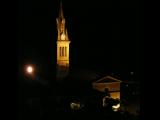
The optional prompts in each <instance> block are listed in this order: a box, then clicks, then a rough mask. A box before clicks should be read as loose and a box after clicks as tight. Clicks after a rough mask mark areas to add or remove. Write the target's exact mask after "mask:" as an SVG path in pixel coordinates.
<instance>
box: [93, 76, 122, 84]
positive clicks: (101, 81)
mask: <svg viewBox="0 0 160 120" xmlns="http://www.w3.org/2000/svg"><path fill="white" fill-rule="evenodd" d="M112 82H121V81H120V80H118V79H116V78H114V77H111V76H106V77H103V78H101V79H99V80H98V81H96V83H112Z"/></svg>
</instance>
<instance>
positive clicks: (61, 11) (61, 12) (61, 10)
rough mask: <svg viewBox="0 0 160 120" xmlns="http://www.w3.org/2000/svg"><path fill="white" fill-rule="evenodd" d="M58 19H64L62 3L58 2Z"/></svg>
mask: <svg viewBox="0 0 160 120" xmlns="http://www.w3.org/2000/svg"><path fill="white" fill-rule="evenodd" d="M59 17H60V18H62V19H63V18H64V16H63V9H62V1H61V2H60V10H59Z"/></svg>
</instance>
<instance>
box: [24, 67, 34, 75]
mask: <svg viewBox="0 0 160 120" xmlns="http://www.w3.org/2000/svg"><path fill="white" fill-rule="evenodd" d="M26 71H27V73H29V74H32V73H33V71H34V69H33V67H32V66H27V69H26Z"/></svg>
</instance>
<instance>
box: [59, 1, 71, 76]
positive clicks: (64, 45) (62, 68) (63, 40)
mask: <svg viewBox="0 0 160 120" xmlns="http://www.w3.org/2000/svg"><path fill="white" fill-rule="evenodd" d="M56 22H57V31H58V36H57V77H58V78H64V77H66V76H67V74H68V72H69V44H70V41H69V38H68V32H67V29H66V28H65V18H64V15H63V9H62V2H61V3H60V10H59V16H58V18H57V19H56Z"/></svg>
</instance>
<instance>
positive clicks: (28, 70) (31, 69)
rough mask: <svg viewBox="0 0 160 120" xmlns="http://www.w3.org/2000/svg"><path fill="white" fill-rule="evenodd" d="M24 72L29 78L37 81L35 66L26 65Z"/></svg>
mask: <svg viewBox="0 0 160 120" xmlns="http://www.w3.org/2000/svg"><path fill="white" fill-rule="evenodd" d="M24 72H25V75H26V76H27V77H29V78H31V79H35V67H34V66H33V65H26V66H25V70H24Z"/></svg>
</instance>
